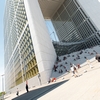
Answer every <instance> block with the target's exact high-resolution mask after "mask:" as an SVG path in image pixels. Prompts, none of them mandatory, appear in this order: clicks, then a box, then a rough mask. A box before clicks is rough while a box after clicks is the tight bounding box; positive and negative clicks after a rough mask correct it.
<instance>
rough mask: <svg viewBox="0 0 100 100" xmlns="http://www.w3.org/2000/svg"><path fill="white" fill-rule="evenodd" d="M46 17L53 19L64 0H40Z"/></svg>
mask: <svg viewBox="0 0 100 100" xmlns="http://www.w3.org/2000/svg"><path fill="white" fill-rule="evenodd" d="M38 1H39V4H40V8H41V10H42V13H43V16H44V18H45V19H51V18H52V16H53V15H54V14H55V12H56V11H57V10H58V9H59V7H60V6H61V5H62V3H63V2H64V0H38Z"/></svg>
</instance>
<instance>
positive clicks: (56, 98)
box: [6, 60, 100, 100]
mask: <svg viewBox="0 0 100 100" xmlns="http://www.w3.org/2000/svg"><path fill="white" fill-rule="evenodd" d="M91 64H92V65H93V66H94V68H92V69H90V67H89V66H88V65H85V66H84V67H82V68H80V69H79V70H78V72H79V75H80V76H79V77H77V78H75V77H72V73H69V74H67V75H64V76H63V77H60V78H59V79H57V81H56V82H52V83H50V84H48V85H51V84H57V83H58V82H61V81H65V80H69V81H67V82H65V83H64V84H62V85H60V86H58V87H57V88H54V89H52V90H51V91H49V92H48V93H45V94H44V95H40V96H39V97H38V98H37V99H27V100H100V78H99V76H100V63H98V62H97V61H96V60H95V61H93V62H92V63H91ZM84 70H87V72H86V73H84ZM45 86H47V84H45V85H42V86H40V87H35V88H34V90H35V89H37V88H41V87H45ZM23 93H24V92H23ZM23 93H22V94H23ZM14 95H15V94H12V96H11V97H10V98H7V99H6V100H11V99H12V98H14V97H15V96H14ZM33 95H34V94H33ZM25 100H26V99H25Z"/></svg>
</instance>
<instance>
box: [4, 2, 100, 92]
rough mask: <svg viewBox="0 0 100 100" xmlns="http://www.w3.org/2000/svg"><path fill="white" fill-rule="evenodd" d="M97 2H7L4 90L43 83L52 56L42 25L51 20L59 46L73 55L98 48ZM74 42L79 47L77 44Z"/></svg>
mask: <svg viewBox="0 0 100 100" xmlns="http://www.w3.org/2000/svg"><path fill="white" fill-rule="evenodd" d="M99 9H100V3H99V2H98V0H7V1H6V8H5V15H4V44H5V46H4V52H5V82H6V83H5V85H6V87H5V89H6V91H8V90H11V89H12V90H13V89H16V87H19V88H20V89H23V88H25V81H26V80H28V83H29V86H30V87H33V86H36V85H40V84H44V83H46V82H47V81H48V80H49V78H50V76H51V74H52V68H53V65H54V63H55V61H56V53H55V49H54V47H53V44H52V42H51V39H50V36H49V34H48V30H47V27H46V25H45V19H51V21H52V23H53V25H54V28H55V30H56V33H57V36H58V38H59V41H60V42H64V43H74V42H75V43H76V44H74V45H72V46H71V45H70V46H67V51H68V52H69V51H70V52H73V50H75V51H77V50H80V49H84V48H88V47H92V46H95V45H97V44H100V31H99V30H100V21H99V20H100V17H99V15H100V10H99ZM77 42H78V43H79V42H80V44H77Z"/></svg>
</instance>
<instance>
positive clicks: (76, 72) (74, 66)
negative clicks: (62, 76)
mask: <svg viewBox="0 0 100 100" xmlns="http://www.w3.org/2000/svg"><path fill="white" fill-rule="evenodd" d="M73 68H74V73H75V75H76V74H77V75H76V76H79V75H78V71H77V67H76V65H74V64H73Z"/></svg>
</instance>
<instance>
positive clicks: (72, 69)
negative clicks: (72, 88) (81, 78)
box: [70, 65, 76, 77]
mask: <svg viewBox="0 0 100 100" xmlns="http://www.w3.org/2000/svg"><path fill="white" fill-rule="evenodd" d="M70 67H71V68H70V69H71V71H72V76H74V77H76V74H75V71H74V67H73V66H72V65H71V66H70Z"/></svg>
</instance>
